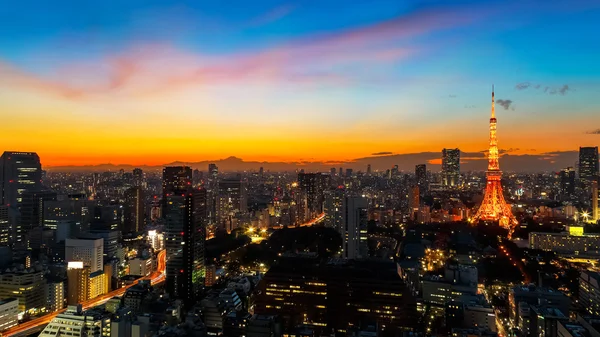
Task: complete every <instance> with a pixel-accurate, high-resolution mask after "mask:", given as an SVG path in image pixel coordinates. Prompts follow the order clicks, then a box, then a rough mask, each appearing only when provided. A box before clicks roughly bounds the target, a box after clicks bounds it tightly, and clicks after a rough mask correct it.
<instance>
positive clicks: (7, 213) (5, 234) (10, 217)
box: [0, 205, 16, 246]
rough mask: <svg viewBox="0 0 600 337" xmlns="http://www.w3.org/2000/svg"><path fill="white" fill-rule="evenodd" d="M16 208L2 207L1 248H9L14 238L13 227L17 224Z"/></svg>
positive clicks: (0, 220)
mask: <svg viewBox="0 0 600 337" xmlns="http://www.w3.org/2000/svg"><path fill="white" fill-rule="evenodd" d="M14 212H16V210H15V208H14V207H11V206H8V205H0V246H8V245H9V244H10V242H11V237H12V226H14V223H15V222H16V219H15V216H14Z"/></svg>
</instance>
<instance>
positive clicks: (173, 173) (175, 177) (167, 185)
mask: <svg viewBox="0 0 600 337" xmlns="http://www.w3.org/2000/svg"><path fill="white" fill-rule="evenodd" d="M191 187H192V169H191V168H190V167H189V166H167V167H164V168H163V179H162V202H163V216H164V215H165V210H164V207H165V206H166V202H167V195H173V194H174V193H175V192H176V191H187V190H188V189H191Z"/></svg>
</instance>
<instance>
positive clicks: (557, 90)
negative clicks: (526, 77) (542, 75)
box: [515, 82, 572, 96]
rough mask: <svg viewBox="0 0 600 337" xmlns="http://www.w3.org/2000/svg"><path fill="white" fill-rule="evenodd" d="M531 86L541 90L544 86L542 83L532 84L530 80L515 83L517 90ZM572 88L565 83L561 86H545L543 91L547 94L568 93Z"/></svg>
mask: <svg viewBox="0 0 600 337" xmlns="http://www.w3.org/2000/svg"><path fill="white" fill-rule="evenodd" d="M529 88H533V89H535V90H539V89H541V88H542V85H541V84H535V85H532V84H531V83H530V82H521V83H517V84H516V85H515V89H517V90H525V89H529ZM570 90H572V89H571V87H569V85H568V84H563V85H562V86H560V87H552V86H544V88H543V89H542V91H543V92H544V93H546V94H549V95H557V94H559V95H563V96H564V95H566V94H567V93H568V92H569V91H570Z"/></svg>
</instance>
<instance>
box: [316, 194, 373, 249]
mask: <svg viewBox="0 0 600 337" xmlns="http://www.w3.org/2000/svg"><path fill="white" fill-rule="evenodd" d="M324 212H325V221H324V222H325V226H327V227H331V228H334V229H335V230H336V231H338V232H339V233H340V235H341V236H342V257H344V258H347V259H358V258H366V257H368V247H367V221H368V217H367V215H368V214H367V200H366V199H365V198H362V197H350V196H345V195H344V190H342V189H336V190H330V191H326V192H325V202H324Z"/></svg>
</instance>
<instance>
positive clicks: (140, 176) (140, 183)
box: [133, 168, 145, 187]
mask: <svg viewBox="0 0 600 337" xmlns="http://www.w3.org/2000/svg"><path fill="white" fill-rule="evenodd" d="M133 186H136V187H144V186H145V180H144V171H143V170H142V169H141V168H134V169H133Z"/></svg>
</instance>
